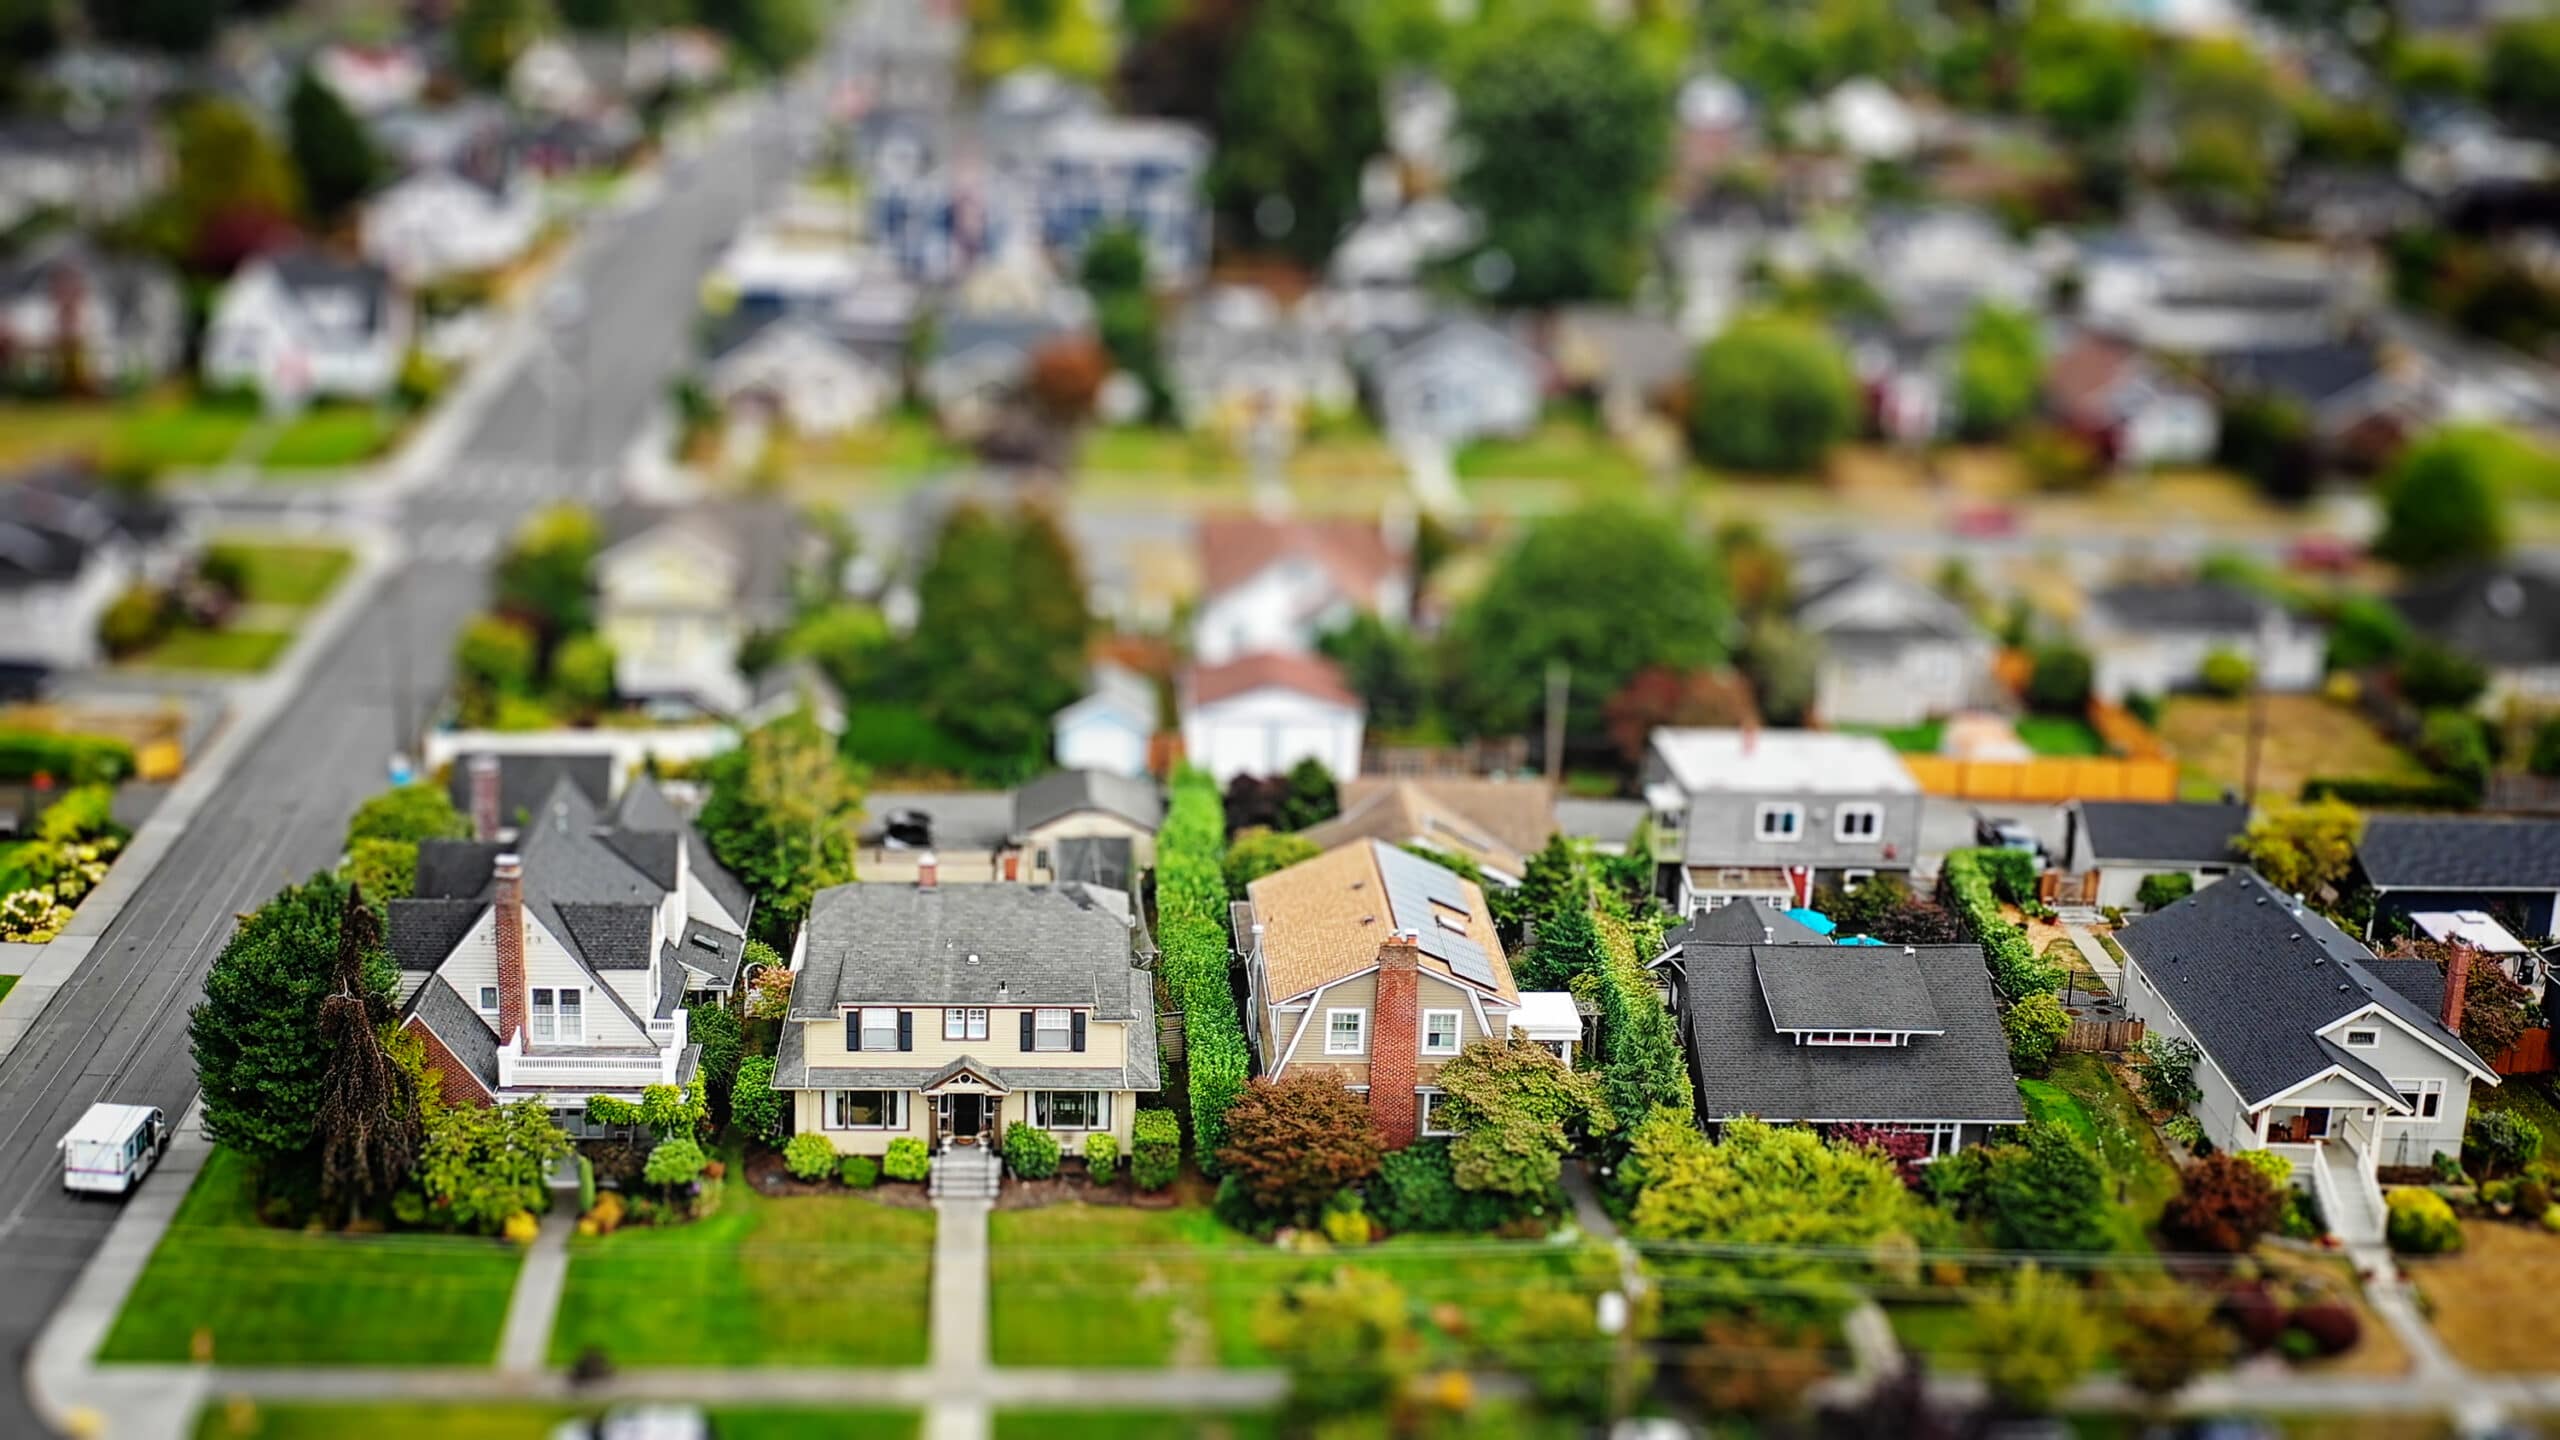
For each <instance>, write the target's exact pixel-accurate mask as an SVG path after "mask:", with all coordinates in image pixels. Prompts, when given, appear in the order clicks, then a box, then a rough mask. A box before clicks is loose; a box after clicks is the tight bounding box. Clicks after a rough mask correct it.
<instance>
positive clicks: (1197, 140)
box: [1036, 115, 1210, 289]
mask: <svg viewBox="0 0 2560 1440" xmlns="http://www.w3.org/2000/svg"><path fill="white" fill-rule="evenodd" d="M1209 156H1210V145H1209V137H1208V136H1207V135H1206V134H1204V133H1202V132H1201V131H1199V130H1198V129H1196V128H1194V127H1192V126H1189V125H1184V124H1181V123H1179V122H1176V121H1171V120H1153V119H1132V118H1125V117H1119V116H1103V115H1084V116H1077V117H1071V118H1068V119H1066V120H1064V121H1062V122H1060V123H1059V124H1057V125H1056V126H1054V127H1052V128H1051V129H1050V130H1049V132H1048V137H1047V143H1046V144H1045V145H1044V146H1043V147H1042V150H1041V155H1040V161H1039V170H1038V172H1037V182H1036V183H1037V187H1038V188H1037V193H1038V197H1039V198H1038V204H1039V210H1040V238H1041V241H1042V243H1044V244H1046V245H1047V246H1048V247H1049V249H1050V251H1051V252H1052V253H1053V254H1056V255H1057V256H1059V257H1060V263H1061V264H1062V265H1069V264H1072V262H1073V260H1074V258H1075V257H1077V256H1080V255H1082V254H1083V253H1084V247H1085V242H1086V241H1088V240H1090V239H1092V238H1093V235H1094V232H1096V231H1098V230H1103V229H1108V228H1112V227H1116V226H1126V227H1128V228H1130V229H1133V230H1135V231H1137V232H1138V238H1139V239H1140V240H1141V241H1143V242H1144V243H1145V246H1146V252H1147V275H1148V278H1149V279H1150V280H1152V281H1153V282H1154V283H1155V284H1156V285H1158V286H1160V287H1164V288H1168V289H1171V288H1188V287H1189V286H1191V285H1193V284H1195V283H1197V282H1198V280H1199V278H1200V276H1201V275H1202V274H1203V273H1205V272H1206V271H1207V270H1208V268H1209V212H1208V209H1207V205H1206V202H1205V201H1204V200H1203V199H1202V194H1203V189H1204V184H1205V181H1206V179H1207V176H1208V171H1209Z"/></svg>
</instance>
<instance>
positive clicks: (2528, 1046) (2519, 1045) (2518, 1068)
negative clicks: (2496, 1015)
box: [2489, 1025, 2551, 1075]
mask: <svg viewBox="0 0 2560 1440" xmlns="http://www.w3.org/2000/svg"><path fill="white" fill-rule="evenodd" d="M2489 1068H2490V1069H2492V1070H2495V1071H2497V1072H2498V1073H2499V1074H2501V1075H2545V1074H2548V1073H2550V1071H2551V1032H2550V1031H2549V1030H2548V1029H2546V1028H2544V1027H2542V1026H2538V1025H2537V1026H2535V1027H2534V1028H2533V1029H2531V1030H2527V1031H2526V1032H2524V1034H2522V1035H2520V1036H2518V1037H2516V1043H2515V1044H2514V1045H2513V1046H2512V1047H2510V1048H2509V1049H2508V1050H2507V1052H2506V1053H2505V1054H2503V1055H2500V1056H2499V1057H2498V1058H2496V1059H2494V1060H2492V1061H2490V1062H2489Z"/></svg>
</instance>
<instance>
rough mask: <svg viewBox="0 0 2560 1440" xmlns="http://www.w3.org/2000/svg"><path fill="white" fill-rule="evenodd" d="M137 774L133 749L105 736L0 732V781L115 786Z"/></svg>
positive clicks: (16, 731)
mask: <svg viewBox="0 0 2560 1440" xmlns="http://www.w3.org/2000/svg"><path fill="white" fill-rule="evenodd" d="M132 773H133V747H132V746H130V745H127V744H126V743H124V742H123V741H121V740H115V739H110V738H108V737H106V736H101V735H56V734H52V733H50V732H45V731H34V730H0V781H7V782H9V783H12V784H14V783H17V782H19V781H24V780H32V779H34V778H35V777H37V776H38V775H42V776H45V777H47V778H49V779H51V780H52V781H53V783H55V784H56V785H112V784H114V783H116V782H117V781H119V780H122V779H124V778H125V777H126V776H128V775H131V774H132Z"/></svg>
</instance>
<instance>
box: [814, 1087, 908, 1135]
mask: <svg viewBox="0 0 2560 1440" xmlns="http://www.w3.org/2000/svg"><path fill="white" fill-rule="evenodd" d="M826 1128H827V1129H829V1130H904V1129H906V1128H907V1092H906V1091H904V1090H830V1091H828V1092H827V1123H826Z"/></svg>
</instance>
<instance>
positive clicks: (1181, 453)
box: [1076, 425, 1246, 479]
mask: <svg viewBox="0 0 2560 1440" xmlns="http://www.w3.org/2000/svg"><path fill="white" fill-rule="evenodd" d="M1076 462H1077V468H1078V469H1079V470H1083V471H1086V472H1089V473H1103V474H1127V475H1155V476H1165V475H1175V476H1192V477H1196V478H1204V479H1205V478H1219V479H1231V478H1235V477H1238V476H1241V475H1243V474H1244V473H1245V468H1246V467H1245V461H1244V457H1243V456H1241V455H1238V454H1236V453H1235V451H1233V450H1231V449H1229V448H1228V447H1227V445H1226V444H1225V443H1224V442H1223V441H1221V440H1220V439H1219V438H1218V437H1217V436H1215V435H1212V434H1209V433H1207V432H1206V431H1189V430H1171V429H1163V428H1159V427H1156V426H1152V425H1098V426H1095V427H1094V428H1093V429H1090V430H1087V431H1086V432H1085V433H1084V436H1083V438H1082V440H1081V441H1080V442H1079V444H1078V447H1077V454H1076Z"/></svg>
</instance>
